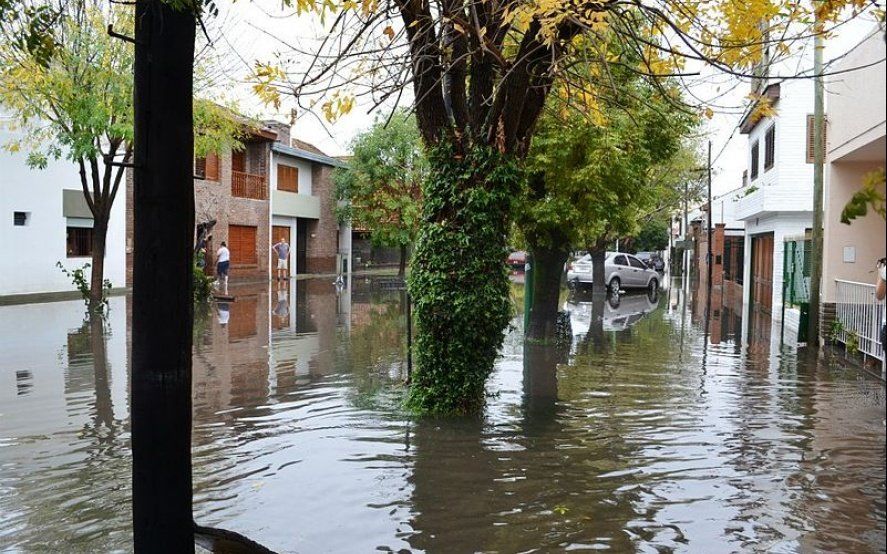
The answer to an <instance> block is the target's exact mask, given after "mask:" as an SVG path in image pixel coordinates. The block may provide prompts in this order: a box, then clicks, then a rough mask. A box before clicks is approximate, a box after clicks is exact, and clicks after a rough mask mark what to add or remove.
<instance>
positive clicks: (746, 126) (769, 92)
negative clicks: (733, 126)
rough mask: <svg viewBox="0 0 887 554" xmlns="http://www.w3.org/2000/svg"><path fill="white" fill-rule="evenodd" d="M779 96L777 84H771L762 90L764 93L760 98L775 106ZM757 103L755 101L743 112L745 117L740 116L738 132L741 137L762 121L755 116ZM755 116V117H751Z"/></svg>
mask: <svg viewBox="0 0 887 554" xmlns="http://www.w3.org/2000/svg"><path fill="white" fill-rule="evenodd" d="M779 95H780V86H779V83H773V84H771V85H768V86H767V88H765V89H764V92H763V93H761V96H762V97H764V98H767V99H769V100H770V102H771V103H773V104H775V103H776V101H777V100H779ZM757 107H758V101H757V100H756V101H755V102H754V103H753V104H752V105H751V106H750V107H749V109H748V111H747V112H745V115H743V116H742V121H740V122H739V131H740V132H741V133H742V134H743V135H747V134H749V133H751V132H752V131H753V130H754V128H755V127H757V126H758V123H760V122H761V120H762V119H763V118H762V117H760V116H756V115H757V114H756V113H755V112H757ZM753 115H755V116H756V117H752V116H753Z"/></svg>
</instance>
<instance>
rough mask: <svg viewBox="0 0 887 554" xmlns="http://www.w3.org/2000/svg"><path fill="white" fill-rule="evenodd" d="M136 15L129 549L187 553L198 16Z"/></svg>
mask: <svg viewBox="0 0 887 554" xmlns="http://www.w3.org/2000/svg"><path fill="white" fill-rule="evenodd" d="M174 4H175V3H174V2H168V1H164V0H137V2H136V6H135V10H136V16H135V24H136V27H135V41H134V42H135V60H134V76H133V79H134V80H133V91H134V92H133V96H134V98H133V105H134V116H135V117H134V150H133V155H134V158H133V164H134V167H133V169H134V172H133V178H134V182H133V185H134V195H133V210H134V212H133V223H134V226H133V229H134V234H133V239H134V242H133V248H134V256H133V293H132V387H131V395H132V396H131V406H132V408H131V429H132V481H133V483H132V514H133V543H134V550H135V552H137V553H141V552H176V553H179V552H181V553H185V554H188V553H193V552H194V520H193V515H192V509H191V502H192V486H191V341H192V338H191V337H192V332H193V330H192V323H193V307H194V301H193V298H192V291H191V289H192V283H191V280H192V257H193V253H194V250H193V240H194V181H193V178H192V177H193V173H194V171H193V170H194V129H193V105H192V98H193V65H194V35H195V30H196V19H195V14H194V12H193V11H192V9H191V8H189V6H191V4H190V3H185V4H184V5H183V7H181V8H180V9H176V8H174V7H173V5H174Z"/></svg>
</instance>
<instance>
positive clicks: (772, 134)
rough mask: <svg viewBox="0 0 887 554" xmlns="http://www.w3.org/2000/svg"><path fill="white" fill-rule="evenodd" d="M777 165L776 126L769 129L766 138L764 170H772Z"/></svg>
mask: <svg viewBox="0 0 887 554" xmlns="http://www.w3.org/2000/svg"><path fill="white" fill-rule="evenodd" d="M774 163H776V125H775V124H774V125H772V126H771V127H770V128H769V129H767V134H766V135H765V137H764V169H770V168H771V167H773V164H774Z"/></svg>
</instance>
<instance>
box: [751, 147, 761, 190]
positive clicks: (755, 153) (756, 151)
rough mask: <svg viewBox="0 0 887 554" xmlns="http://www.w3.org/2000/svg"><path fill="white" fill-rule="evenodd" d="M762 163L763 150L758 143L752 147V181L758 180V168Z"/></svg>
mask: <svg viewBox="0 0 887 554" xmlns="http://www.w3.org/2000/svg"><path fill="white" fill-rule="evenodd" d="M760 162H761V148H760V145H759V144H758V142H757V141H755V142H754V144H752V145H751V180H752V181H754V180H755V179H757V178H758V168H759V164H760Z"/></svg>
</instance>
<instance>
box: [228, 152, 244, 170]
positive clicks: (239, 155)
mask: <svg viewBox="0 0 887 554" xmlns="http://www.w3.org/2000/svg"><path fill="white" fill-rule="evenodd" d="M231 171H241V172H243V171H246V156H245V155H244V153H243V151H240V152H231Z"/></svg>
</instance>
